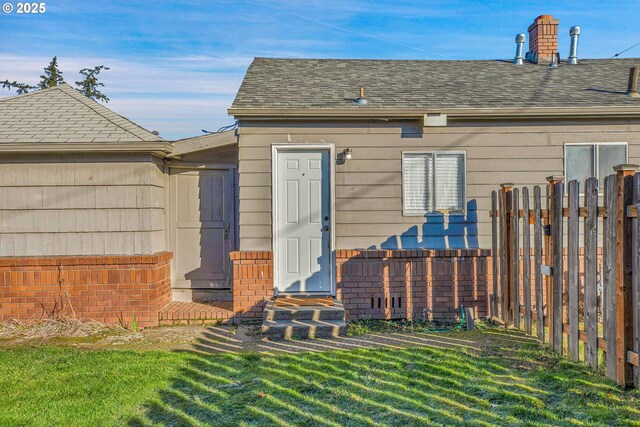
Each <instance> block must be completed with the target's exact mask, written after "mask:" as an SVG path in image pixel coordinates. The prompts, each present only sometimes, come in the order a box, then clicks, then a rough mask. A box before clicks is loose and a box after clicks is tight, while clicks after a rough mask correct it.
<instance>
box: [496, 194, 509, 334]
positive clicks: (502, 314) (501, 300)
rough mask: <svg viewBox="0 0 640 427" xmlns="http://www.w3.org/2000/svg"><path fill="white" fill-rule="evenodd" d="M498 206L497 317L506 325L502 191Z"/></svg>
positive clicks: (505, 273) (504, 229) (504, 231)
mask: <svg viewBox="0 0 640 427" xmlns="http://www.w3.org/2000/svg"><path fill="white" fill-rule="evenodd" d="M498 208H499V209H500V226H499V227H498V229H499V230H500V239H499V243H500V298H498V299H497V300H498V305H499V306H500V307H499V308H500V311H499V315H498V317H499V318H500V319H501V320H502V321H503V322H505V325H506V321H507V320H506V316H505V306H504V298H505V296H504V294H505V288H506V284H507V280H506V275H507V269H506V267H505V258H506V256H505V255H506V250H507V248H506V247H505V244H504V240H505V233H506V231H507V230H506V227H505V222H506V221H505V208H504V191H501V192H500V197H498Z"/></svg>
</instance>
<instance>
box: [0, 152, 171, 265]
mask: <svg viewBox="0 0 640 427" xmlns="http://www.w3.org/2000/svg"><path fill="white" fill-rule="evenodd" d="M164 182H165V178H164V175H163V171H162V161H160V160H158V159H156V158H154V157H152V156H150V155H107V154H104V155H35V154H34V155H22V156H17V155H16V156H4V157H3V158H2V159H0V256H54V255H131V254H152V253H155V252H160V251H163V250H166V245H165V237H164V223H165V213H164V206H165V191H164Z"/></svg>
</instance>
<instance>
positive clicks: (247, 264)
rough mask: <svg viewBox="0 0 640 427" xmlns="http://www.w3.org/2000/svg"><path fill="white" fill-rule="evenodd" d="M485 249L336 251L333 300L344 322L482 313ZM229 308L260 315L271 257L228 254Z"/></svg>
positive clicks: (239, 314) (484, 305)
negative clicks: (343, 313) (338, 302)
mask: <svg viewBox="0 0 640 427" xmlns="http://www.w3.org/2000/svg"><path fill="white" fill-rule="evenodd" d="M489 253H490V251H488V250H477V249H465V250H393V251H392V250H374V251H370V250H362V251H355V250H338V251H336V276H337V277H336V279H337V297H338V298H340V299H341V300H342V301H343V302H344V306H345V310H346V314H347V319H348V320H354V319H359V318H376V319H400V318H408V317H412V316H413V317H414V318H416V317H419V318H422V316H423V315H425V316H426V317H428V318H430V319H437V320H453V319H454V318H456V316H458V315H459V313H460V306H465V307H473V308H474V309H475V311H476V316H478V317H485V316H487V315H488V313H487V285H488V284H489V283H490V281H491V280H490V276H489V275H490V273H491V269H490V265H488V262H489V259H490V257H489ZM231 260H232V262H233V305H234V311H235V312H236V313H237V317H238V318H256V317H261V316H262V310H263V308H264V305H265V304H266V301H267V300H268V299H270V298H271V297H272V296H273V260H272V257H271V252H266V251H265V252H233V253H232V254H231Z"/></svg>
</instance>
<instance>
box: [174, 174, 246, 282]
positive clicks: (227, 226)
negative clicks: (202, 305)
mask: <svg viewBox="0 0 640 427" xmlns="http://www.w3.org/2000/svg"><path fill="white" fill-rule="evenodd" d="M176 172H177V173H175V174H174V175H173V177H172V178H173V179H172V184H173V197H172V199H173V201H174V203H173V207H172V209H173V210H174V218H175V223H174V226H173V229H174V232H175V237H174V245H173V247H174V251H175V253H174V258H175V269H176V271H175V274H176V276H175V284H174V287H176V288H191V289H197V288H199V289H215V288H227V287H229V285H228V282H227V275H228V273H229V266H228V260H227V258H228V253H229V252H230V251H231V250H233V246H234V245H233V228H234V227H233V174H232V172H231V171H229V170H186V171H185V170H181V171H176Z"/></svg>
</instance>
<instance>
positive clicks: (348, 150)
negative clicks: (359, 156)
mask: <svg viewBox="0 0 640 427" xmlns="http://www.w3.org/2000/svg"><path fill="white" fill-rule="evenodd" d="M351 152H352V150H351V148H345V149H344V150H343V151H342V157H343V158H344V159H345V160H351Z"/></svg>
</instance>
